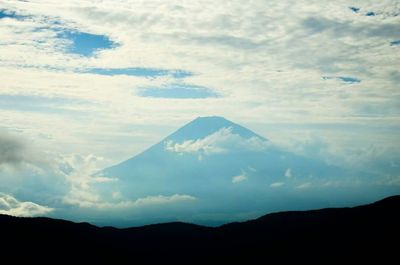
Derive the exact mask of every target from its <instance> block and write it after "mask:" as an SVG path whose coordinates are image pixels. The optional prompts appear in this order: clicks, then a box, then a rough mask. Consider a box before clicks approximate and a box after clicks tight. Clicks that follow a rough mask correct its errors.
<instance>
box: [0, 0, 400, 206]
mask: <svg viewBox="0 0 400 265" xmlns="http://www.w3.org/2000/svg"><path fill="white" fill-rule="evenodd" d="M399 25H400V1H396V0H392V1H390V0H387V1H367V0H366V1H321V0H318V1H312V0H310V1H266V0H254V1H207V0H202V1H184V0H170V1H155V0H148V1H139V0H112V1H111V0H109V1H106V0H84V1H82V0H79V1H78V0H65V1H58V0H25V1H22V0H20V1H17V0H8V1H7V0H0V36H1V38H0V80H1V84H0V145H1V146H0V148H2V149H3V150H0V159H1V160H0V169H1V170H3V172H7V174H6V175H11V173H12V172H15V171H18V170H19V169H18V168H21V167H24V170H25V171H26V170H36V171H40V170H42V169H43V167H45V166H43V165H46V167H48V164H51V163H53V162H54V161H55V160H57V161H60V160H62V161H68V165H70V166H71V165H77V164H79V165H80V166H79V167H80V168H83V170H84V171H85V172H86V171H87V172H89V171H93V170H95V169H98V168H102V167H105V166H109V165H112V164H114V163H117V162H120V161H122V160H124V159H126V158H128V157H131V156H132V155H134V154H137V153H138V152H140V151H142V150H144V149H146V148H147V147H148V146H150V145H151V144H154V143H156V142H158V141H159V140H160V139H162V138H163V137H165V136H166V135H167V134H169V133H171V132H173V131H174V130H175V129H177V128H179V127H180V126H182V125H183V124H185V123H187V122H189V121H190V120H192V119H194V118H196V117H198V116H209V115H218V116H224V117H226V118H228V119H230V120H232V121H235V122H236V123H239V124H241V125H243V126H246V127H248V128H250V129H252V130H254V131H256V132H257V133H258V134H260V135H262V136H265V137H267V138H268V139H271V140H272V141H273V142H275V143H278V144H280V145H282V146H285V148H287V149H290V150H293V151H295V152H299V153H303V154H314V155H318V156H320V157H321V158H322V159H325V160H329V161H330V162H331V163H341V164H346V165H352V166H355V165H357V166H360V167H364V166H366V165H371V161H373V163H378V164H379V165H381V164H382V163H381V162H380V161H389V162H390V163H391V165H392V167H398V165H397V164H396V161H399V159H398V158H399V153H398V150H399V147H400V136H399V135H400V134H399V129H400V123H399V121H400V87H399V84H400V72H399V69H400V63H399V62H400V26H399ZM49 161H52V162H49ZM27 168H28V169H27ZM396 170H397V171H399V170H398V169H396ZM397 171H396V172H397ZM10 172H11V173H10ZM390 172H393V170H392V171H390ZM397 173H398V172H397ZM397 173H396V174H397ZM390 177H393V176H392V175H391V176H390ZM394 177H396V176H394ZM12 181H17V180H15V179H13V180H12ZM60 181H67V182H68V181H71V180H70V179H68V177H66V180H65V179H64V180H60ZM3 183H4V181H3ZM394 183H397V185H398V184H400V180H395V181H394ZM86 184H87V183H86ZM3 185H5V184H3ZM80 185H85V183H83V184H82V183H80ZM6 196H9V195H6V194H4V196H3V197H2V198H3V201H6V199H7V198H8V199H7V200H11V199H10V198H9V197H6ZM17 202H18V201H17ZM39 206H40V205H38V207H39ZM18 207H23V206H21V205H20V206H18ZM40 207H42V206H40ZM14 208H15V207H14ZM28 208H29V207H28ZM33 208H34V207H33ZM36 210H37V209H36ZM39 210H41V211H44V212H46V210H47V209H46V208H39Z"/></svg>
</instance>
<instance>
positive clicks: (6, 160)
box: [0, 131, 29, 166]
mask: <svg viewBox="0 0 400 265" xmlns="http://www.w3.org/2000/svg"><path fill="white" fill-rule="evenodd" d="M27 160H29V155H28V148H27V146H26V143H25V142H24V141H23V140H21V139H20V138H17V137H14V136H11V135H9V134H7V133H5V132H1V131H0V166H1V165H12V166H17V165H19V164H21V163H22V162H24V161H27Z"/></svg>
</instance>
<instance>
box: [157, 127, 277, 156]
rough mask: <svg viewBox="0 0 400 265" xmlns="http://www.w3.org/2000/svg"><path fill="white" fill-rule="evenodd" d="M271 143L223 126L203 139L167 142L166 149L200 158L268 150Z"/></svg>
mask: <svg viewBox="0 0 400 265" xmlns="http://www.w3.org/2000/svg"><path fill="white" fill-rule="evenodd" d="M269 147H270V144H269V143H268V142H267V141H266V140H264V139H262V138H260V137H256V136H254V137H250V138H245V137H242V136H240V135H239V134H234V133H232V128H231V127H228V128H222V129H220V130H218V131H216V132H215V133H212V134H210V135H208V136H206V137H204V138H202V139H197V140H186V141H183V142H182V143H175V142H173V141H172V140H169V141H167V142H165V147H164V148H165V150H166V151H169V152H175V153H178V154H184V153H189V154H198V155H199V160H201V159H202V156H203V155H206V156H208V155H214V154H224V153H228V152H246V151H255V152H262V151H265V150H267V149H268V148H269Z"/></svg>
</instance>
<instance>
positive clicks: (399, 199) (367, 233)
mask: <svg viewBox="0 0 400 265" xmlns="http://www.w3.org/2000/svg"><path fill="white" fill-rule="evenodd" d="M399 213H400V196H393V197H388V198H386V199H383V200H381V201H378V202H375V203H372V204H369V205H364V206H358V207H354V208H331V209H321V210H312V211H295V212H280V213H273V214H268V215H265V216H262V217H260V218H258V219H255V220H251V221H247V222H242V223H230V224H226V225H223V226H220V227H216V228H210V227H204V226H198V225H193V224H186V223H179V222H176V223H165V224H155V225H148V226H142V227H134V228H126V229H117V228H112V227H103V228H99V227H96V226H93V225H90V224H88V223H73V222H70V221H65V220H57V219H50V218H42V217H40V218H19V217H11V216H7V215H0V235H1V241H2V244H1V245H2V247H1V248H2V257H3V259H7V258H11V259H12V260H13V261H15V262H17V263H18V261H24V260H25V261H30V262H33V263H59V262H66V261H67V262H77V263H80V261H82V260H88V261H90V262H91V263H93V262H106V261H107V260H108V261H109V262H112V263H113V264H115V263H119V262H122V261H125V262H127V263H130V264H143V263H153V262H161V263H168V264H169V263H171V264H173V263H175V264H176V263H181V264H193V263H203V262H210V263H211V262H213V263H212V264H214V262H218V263H217V264H219V263H223V264H225V263H226V262H235V263H234V264H237V262H240V261H242V262H245V263H246V264H249V263H251V264H253V263H269V262H276V261H279V262H285V261H307V262H308V263H319V264H326V263H336V262H343V263H346V262H348V261H354V262H357V263H359V262H361V261H364V262H371V261H376V262H379V264H382V263H385V262H388V261H390V260H391V259H394V261H395V260H396V259H397V254H398V241H399V239H400V237H399V236H400V226H399V225H400V214H399ZM15 253H17V254H15ZM18 253H19V254H18Z"/></svg>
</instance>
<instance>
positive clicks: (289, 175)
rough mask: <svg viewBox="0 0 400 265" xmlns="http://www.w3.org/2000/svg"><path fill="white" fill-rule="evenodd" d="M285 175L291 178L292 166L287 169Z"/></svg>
mask: <svg viewBox="0 0 400 265" xmlns="http://www.w3.org/2000/svg"><path fill="white" fill-rule="evenodd" d="M285 177H287V178H291V177H292V170H291V169H290V168H288V169H286V171H285Z"/></svg>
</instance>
